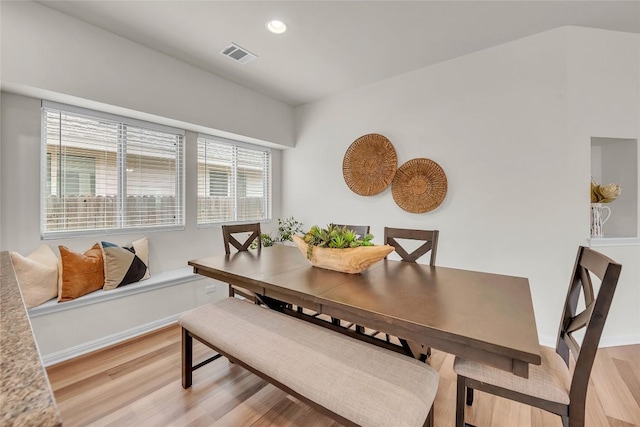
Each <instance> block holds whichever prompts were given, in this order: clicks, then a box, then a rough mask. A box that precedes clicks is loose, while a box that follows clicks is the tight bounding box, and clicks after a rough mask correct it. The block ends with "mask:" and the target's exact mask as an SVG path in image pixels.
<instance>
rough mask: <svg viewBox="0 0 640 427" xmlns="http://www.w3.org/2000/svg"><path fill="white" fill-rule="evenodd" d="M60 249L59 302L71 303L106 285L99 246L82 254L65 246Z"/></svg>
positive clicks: (59, 247)
mask: <svg viewBox="0 0 640 427" xmlns="http://www.w3.org/2000/svg"><path fill="white" fill-rule="evenodd" d="M58 249H60V279H59V286H58V287H59V289H58V302H62V301H69V300H72V299H75V298H78V297H80V296H82V295H86V294H88V293H90V292H93V291H96V290H98V289H100V288H102V286H103V285H104V260H103V256H102V248H101V247H100V245H99V244H97V243H96V244H95V245H93V247H92V248H91V249H89V250H88V251H86V252H85V253H83V254H81V253H78V252H73V251H71V250H69V249H68V248H67V247H65V246H58Z"/></svg>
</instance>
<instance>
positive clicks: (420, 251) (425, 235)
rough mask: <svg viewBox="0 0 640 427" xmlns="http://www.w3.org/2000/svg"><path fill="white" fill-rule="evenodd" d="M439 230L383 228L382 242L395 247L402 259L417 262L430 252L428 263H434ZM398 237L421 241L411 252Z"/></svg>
mask: <svg viewBox="0 0 640 427" xmlns="http://www.w3.org/2000/svg"><path fill="white" fill-rule="evenodd" d="M439 234H440V231H439V230H411V229H407V228H389V227H385V228H384V243H385V244H387V245H391V246H393V247H394V248H395V251H396V253H397V254H398V255H399V256H400V258H401V259H402V261H405V262H417V260H418V259H419V258H420V257H422V256H423V255H425V254H426V253H427V252H431V259H430V260H429V265H436V255H437V253H438V236H439ZM398 239H405V240H420V241H423V242H424V243H422V245H420V246H419V247H418V248H417V249H415V250H414V251H412V252H411V253H409V252H407V251H406V249H405V248H404V247H403V246H402V244H401V243H400V242H399V241H398Z"/></svg>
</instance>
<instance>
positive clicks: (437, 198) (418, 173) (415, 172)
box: [391, 159, 447, 213]
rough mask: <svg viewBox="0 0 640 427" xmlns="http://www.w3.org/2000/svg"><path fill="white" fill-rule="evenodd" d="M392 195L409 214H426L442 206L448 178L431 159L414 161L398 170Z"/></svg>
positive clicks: (392, 186)
mask: <svg viewBox="0 0 640 427" xmlns="http://www.w3.org/2000/svg"><path fill="white" fill-rule="evenodd" d="M391 194H392V195H393V200H395V201H396V203H397V204H398V206H400V207H401V208H402V209H404V210H405V211H407V212H411V213H424V212H429V211H432V210H434V209H435V208H437V207H438V206H440V204H441V203H442V201H443V200H444V196H446V194H447V177H446V175H445V174H444V171H443V170H442V168H441V167H440V165H439V164H437V163H436V162H434V161H433V160H430V159H412V160H409V161H408V162H407V163H405V164H404V165H402V166H400V168H398V171H397V172H396V176H395V178H393V184H391Z"/></svg>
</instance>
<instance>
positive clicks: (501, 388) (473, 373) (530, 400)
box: [453, 246, 622, 427]
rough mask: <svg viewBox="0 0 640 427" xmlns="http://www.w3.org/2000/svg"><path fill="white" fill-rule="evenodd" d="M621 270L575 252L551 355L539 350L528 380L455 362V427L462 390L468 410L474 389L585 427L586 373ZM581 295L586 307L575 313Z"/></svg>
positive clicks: (460, 417)
mask: <svg viewBox="0 0 640 427" xmlns="http://www.w3.org/2000/svg"><path fill="white" fill-rule="evenodd" d="M621 269H622V266H621V265H620V264H618V263H616V262H615V261H613V260H612V259H610V258H609V257H607V256H605V255H603V254H601V253H599V252H596V251H594V250H592V249H590V248H586V247H583V246H580V247H579V248H578V255H577V256H576V261H575V265H574V268H573V273H572V275H571V280H570V281H569V291H568V292H567V298H566V300H565V303H564V309H563V312H562V317H561V319H560V327H559V329H558V337H557V341H556V348H555V351H554V350H553V349H550V348H547V347H540V354H541V357H542V364H541V365H539V366H537V365H530V366H529V378H522V377H519V376H516V375H513V374H511V373H509V372H506V371H502V370H500V369H496V368H493V367H490V366H486V365H483V364H481V363H478V362H474V361H471V360H465V359H461V358H459V357H456V359H455V361H454V365H453V369H454V371H455V372H456V373H457V375H458V384H457V400H456V426H457V427H463V426H464V425H465V423H464V406H465V396H464V395H465V391H466V403H467V405H469V406H471V405H472V404H473V390H474V389H475V390H480V391H484V392H487V393H491V394H494V395H496V396H501V397H505V398H507V399H511V400H515V401H517V402H521V403H524V404H527V405H531V406H535V407H538V408H541V409H543V410H545V411H548V412H552V413H554V414H557V415H559V416H560V417H561V418H562V424H563V426H564V427H578V426H584V424H585V409H586V398H587V388H588V385H589V377H590V375H591V368H592V367H593V362H594V359H595V357H596V352H597V351H598V343H599V342H600V337H601V335H602V329H603V328H604V323H605V320H606V319H607V314H608V313H609V308H610V307H611V301H612V299H613V294H614V293H615V290H616V285H617V283H618V278H619V277H620V270H621ZM595 278H597V279H599V281H600V288H599V291H598V292H597V295H596V294H594V290H593V283H592V281H593V280H595ZM581 294H582V295H583V298H584V306H585V308H584V310H582V311H580V313H577V311H578V302H579V299H580V296H581ZM584 328H586V329H585V330H584V336H583V339H582V345H580V344H579V343H578V341H577V340H576V338H574V336H573V334H574V333H575V332H577V331H581V333H582V330H583V329H584ZM570 354H573V358H574V359H575V367H574V370H573V375H572V374H571V373H570V369H569V359H570V357H569V356H570Z"/></svg>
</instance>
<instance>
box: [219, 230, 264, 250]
mask: <svg viewBox="0 0 640 427" xmlns="http://www.w3.org/2000/svg"><path fill="white" fill-rule="evenodd" d="M239 233H251V234H249V236H248V237H247V238H246V240H244V241H242V242H241V241H239V240H238V239H236V237H235V235H236V234H239ZM260 234H261V232H260V223H253V224H237V225H223V226H222V238H223V240H224V251H225V253H226V254H227V255H229V254H230V253H231V246H233V247H234V248H236V249H237V250H238V252H242V251H248V250H249V248H250V247H251V244H252V243H253V242H254V241H255V242H256V243H257V247H258V249H262V239H261V238H260Z"/></svg>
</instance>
